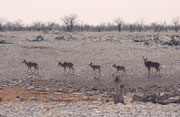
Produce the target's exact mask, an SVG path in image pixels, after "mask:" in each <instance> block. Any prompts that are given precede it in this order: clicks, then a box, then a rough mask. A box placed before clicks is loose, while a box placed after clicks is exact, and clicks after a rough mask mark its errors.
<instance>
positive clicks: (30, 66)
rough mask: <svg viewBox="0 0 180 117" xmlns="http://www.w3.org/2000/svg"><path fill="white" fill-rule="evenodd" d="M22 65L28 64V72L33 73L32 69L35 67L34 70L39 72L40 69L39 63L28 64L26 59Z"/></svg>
mask: <svg viewBox="0 0 180 117" xmlns="http://www.w3.org/2000/svg"><path fill="white" fill-rule="evenodd" d="M22 63H24V64H26V65H27V67H28V70H27V71H29V70H30V71H31V68H32V67H34V70H35V71H36V70H39V68H38V64H37V63H33V62H27V61H26V60H25V59H24V60H23V61H22Z"/></svg>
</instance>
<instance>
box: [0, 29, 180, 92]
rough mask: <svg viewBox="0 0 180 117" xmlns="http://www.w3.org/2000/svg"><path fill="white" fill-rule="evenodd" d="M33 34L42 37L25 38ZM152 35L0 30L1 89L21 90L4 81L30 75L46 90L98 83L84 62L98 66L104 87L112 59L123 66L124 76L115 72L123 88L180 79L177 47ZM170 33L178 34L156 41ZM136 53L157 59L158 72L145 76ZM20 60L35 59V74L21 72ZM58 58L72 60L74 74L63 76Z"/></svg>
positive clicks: (109, 81) (23, 67) (23, 68)
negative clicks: (37, 69)
mask: <svg viewBox="0 0 180 117" xmlns="http://www.w3.org/2000/svg"><path fill="white" fill-rule="evenodd" d="M38 35H42V36H43V37H44V41H31V40H34V39H36V37H37V36H38ZM153 35H154V33H153V32H141V33H140V32H134V33H129V32H121V33H119V32H73V33H65V32H49V33H45V32H30V31H29V32H28V31H22V32H20V31H19V32H0V40H6V41H7V42H8V43H7V44H0V81H1V83H0V84H1V87H3V88H6V87H7V88H9V87H12V88H17V87H18V88H22V89H23V90H26V89H27V88H28V87H29V85H28V86H27V85H24V84H21V83H19V84H17V85H13V86H9V85H7V81H8V80H9V81H16V80H23V81H24V80H33V81H34V82H35V81H37V82H38V83H36V85H37V84H38V85H42V86H43V87H45V88H49V90H53V89H55V88H56V89H58V88H59V87H61V85H63V86H66V87H69V89H71V88H72V89H73V88H76V89H78V88H88V89H92V88H101V87H100V86H99V85H98V84H97V83H96V82H95V80H94V79H93V76H94V73H93V72H92V68H90V66H88V65H89V63H90V62H92V63H93V64H98V65H101V71H102V72H101V77H100V78H101V80H102V81H103V82H104V83H105V84H106V85H107V86H109V87H111V86H112V83H113V78H112V74H116V73H115V72H116V69H115V68H113V67H112V65H113V64H117V65H122V66H125V68H126V70H127V76H126V75H123V74H121V77H120V78H121V80H122V83H128V85H127V87H129V88H131V87H145V86H151V85H176V84H180V77H179V76H180V75H179V72H180V61H179V60H180V51H179V50H180V46H169V45H162V44H160V43H155V42H154V41H153V40H152V38H153ZM172 35H180V33H174V32H162V33H161V34H160V40H163V41H164V40H165V41H167V38H169V39H170V37H171V36H172ZM63 36H64V37H63ZM56 37H62V38H61V40H57V39H55V38H56ZM135 39H138V40H150V44H149V45H146V44H144V43H143V42H134V41H133V40H135ZM142 56H145V57H148V59H149V60H151V61H156V62H159V63H160V64H161V66H162V67H161V68H162V69H161V74H160V75H157V76H156V75H155V74H156V71H155V69H152V70H151V76H150V77H148V73H147V68H146V67H145V66H144V62H143V59H142ZM24 59H26V60H27V61H31V62H36V63H38V66H39V74H38V75H37V74H32V73H27V66H26V65H25V64H22V61H23V60H24ZM59 61H60V62H72V63H73V64H74V69H75V74H74V75H72V74H65V75H64V69H63V68H62V67H60V66H57V65H58V62H59ZM67 72H68V70H67ZM120 73H121V72H120ZM4 81H6V82H4ZM43 81H45V82H43ZM19 82H21V81H19Z"/></svg>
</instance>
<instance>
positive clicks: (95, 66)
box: [89, 63, 101, 74]
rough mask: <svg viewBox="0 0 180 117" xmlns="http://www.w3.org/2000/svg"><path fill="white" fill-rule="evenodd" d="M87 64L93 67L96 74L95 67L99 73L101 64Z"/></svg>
mask: <svg viewBox="0 0 180 117" xmlns="http://www.w3.org/2000/svg"><path fill="white" fill-rule="evenodd" d="M89 66H90V67H91V68H92V69H93V71H94V72H95V74H96V69H97V70H98V71H99V73H101V66H100V65H93V64H92V63H90V64H89Z"/></svg>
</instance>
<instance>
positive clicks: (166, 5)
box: [0, 0, 180, 25]
mask: <svg viewBox="0 0 180 117" xmlns="http://www.w3.org/2000/svg"><path fill="white" fill-rule="evenodd" d="M69 14H77V16H78V19H79V20H80V21H81V23H84V24H85V23H87V24H93V25H96V24H100V23H103V22H104V23H108V22H112V21H113V19H114V18H117V17H121V18H122V19H123V20H124V21H125V22H129V23H134V22H136V21H138V20H139V19H144V22H145V23H151V22H158V23H160V22H164V21H167V22H168V23H171V22H172V18H174V17H180V0H0V18H2V17H4V18H6V19H7V20H10V21H14V20H17V19H22V20H23V22H24V23H32V22H34V21H43V22H48V21H54V22H60V18H62V17H63V16H65V15H69Z"/></svg>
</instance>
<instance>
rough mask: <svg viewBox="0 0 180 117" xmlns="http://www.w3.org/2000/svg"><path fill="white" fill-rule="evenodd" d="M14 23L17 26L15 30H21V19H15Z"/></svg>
mask: <svg viewBox="0 0 180 117" xmlns="http://www.w3.org/2000/svg"><path fill="white" fill-rule="evenodd" d="M15 25H16V27H17V30H22V28H23V25H24V24H23V22H22V20H21V19H18V20H17V21H15Z"/></svg>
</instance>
